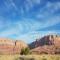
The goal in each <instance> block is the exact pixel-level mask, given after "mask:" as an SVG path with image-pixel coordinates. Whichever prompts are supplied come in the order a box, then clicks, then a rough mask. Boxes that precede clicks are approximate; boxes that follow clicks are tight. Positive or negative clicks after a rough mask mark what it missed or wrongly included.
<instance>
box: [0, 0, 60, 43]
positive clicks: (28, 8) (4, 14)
mask: <svg viewBox="0 0 60 60" xmlns="http://www.w3.org/2000/svg"><path fill="white" fill-rule="evenodd" d="M48 34H60V0H0V37H4V38H12V39H20V40H23V41H25V42H27V43H30V42H32V41H34V40H35V39H36V38H40V37H42V36H44V35H48Z"/></svg>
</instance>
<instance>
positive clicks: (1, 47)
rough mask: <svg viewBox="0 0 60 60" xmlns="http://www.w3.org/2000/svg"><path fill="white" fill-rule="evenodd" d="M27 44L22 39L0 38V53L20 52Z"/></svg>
mask: <svg viewBox="0 0 60 60" xmlns="http://www.w3.org/2000/svg"><path fill="white" fill-rule="evenodd" d="M26 47H28V45H27V44H26V43H24V42H23V41H20V40H19V41H18V40H11V39H6V38H0V54H20V52H21V49H22V48H26Z"/></svg>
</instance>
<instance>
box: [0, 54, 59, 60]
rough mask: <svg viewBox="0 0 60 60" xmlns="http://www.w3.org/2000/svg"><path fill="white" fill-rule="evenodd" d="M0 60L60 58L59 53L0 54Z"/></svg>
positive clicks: (55, 59)
mask: <svg viewBox="0 0 60 60" xmlns="http://www.w3.org/2000/svg"><path fill="white" fill-rule="evenodd" d="M0 60H60V55H26V56H24V55H23V56H20V55H0Z"/></svg>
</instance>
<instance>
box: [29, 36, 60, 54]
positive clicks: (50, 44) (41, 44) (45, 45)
mask: <svg viewBox="0 0 60 60" xmlns="http://www.w3.org/2000/svg"><path fill="white" fill-rule="evenodd" d="M29 47H30V48H31V49H32V50H31V52H33V53H39V54H41V53H45V54H57V53H58V54H60V36H58V35H48V36H44V37H42V38H41V39H37V40H36V41H35V42H32V43H31V44H30V45H29Z"/></svg>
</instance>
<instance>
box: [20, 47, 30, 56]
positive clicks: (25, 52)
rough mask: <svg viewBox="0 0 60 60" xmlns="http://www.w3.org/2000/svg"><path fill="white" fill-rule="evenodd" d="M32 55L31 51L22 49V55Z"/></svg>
mask: <svg viewBox="0 0 60 60" xmlns="http://www.w3.org/2000/svg"><path fill="white" fill-rule="evenodd" d="M29 53H30V49H29V48H23V49H21V53H20V54H21V55H27V54H29Z"/></svg>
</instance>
